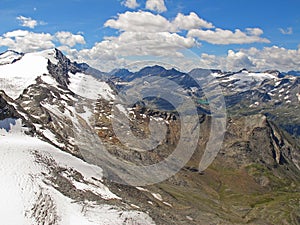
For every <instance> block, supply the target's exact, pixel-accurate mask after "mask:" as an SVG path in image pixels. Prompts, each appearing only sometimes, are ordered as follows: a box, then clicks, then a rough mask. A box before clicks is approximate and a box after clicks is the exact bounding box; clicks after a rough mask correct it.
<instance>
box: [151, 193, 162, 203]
mask: <svg viewBox="0 0 300 225" xmlns="http://www.w3.org/2000/svg"><path fill="white" fill-rule="evenodd" d="M151 194H152V196H153V197H154V198H156V199H157V200H159V201H161V202H162V201H163V198H162V197H161V195H160V194H158V193H151Z"/></svg>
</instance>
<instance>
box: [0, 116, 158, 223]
mask: <svg viewBox="0 0 300 225" xmlns="http://www.w3.org/2000/svg"><path fill="white" fill-rule="evenodd" d="M0 124H1V126H2V127H1V126H0V143H1V150H0V175H1V180H0V198H1V202H0V218H1V223H2V224H5V225H19V224H24V225H27V224H28V225H33V224H70V225H71V224H72V225H74V224H75V225H76V224H78V225H79V224H80V225H84V224H86V225H96V224H114V225H117V224H154V222H153V220H152V219H151V218H150V217H149V216H148V214H146V213H143V212H138V211H135V210H129V211H125V210H122V209H121V208H119V207H117V206H112V205H108V204H96V203H95V202H88V201H84V202H81V201H75V200H73V199H71V198H69V197H67V196H65V195H63V194H62V193H61V192H60V191H59V190H58V189H57V188H55V184H53V183H51V178H55V177H53V175H52V174H53V173H52V170H53V168H64V169H65V172H64V174H63V176H64V177H65V178H66V179H68V180H69V182H70V183H72V184H73V185H74V186H75V187H76V188H77V189H78V190H82V191H91V192H92V193H94V194H96V195H98V196H100V197H101V198H102V199H106V200H110V199H118V200H120V201H121V199H120V198H119V197H118V196H116V195H115V194H113V193H112V192H111V191H110V190H109V189H108V188H107V187H106V186H105V185H104V184H103V183H102V182H101V180H102V170H101V168H99V167H97V166H93V165H89V164H87V163H85V162H84V161H82V160H81V159H78V158H76V157H74V156H72V155H70V154H68V153H65V152H62V151H61V150H59V149H57V148H55V147H53V146H52V145H50V144H48V143H46V142H43V141H41V140H39V139H38V138H36V137H30V136H27V135H25V134H24V133H23V131H24V130H23V129H24V128H22V123H21V120H15V121H13V120H6V121H0ZM74 170H75V171H77V172H79V173H80V174H81V175H82V177H83V180H82V181H78V180H76V181H75V180H74V179H73V178H72V177H71V176H69V174H68V172H69V171H74ZM51 176H52V177H51ZM126 221H127V222H126Z"/></svg>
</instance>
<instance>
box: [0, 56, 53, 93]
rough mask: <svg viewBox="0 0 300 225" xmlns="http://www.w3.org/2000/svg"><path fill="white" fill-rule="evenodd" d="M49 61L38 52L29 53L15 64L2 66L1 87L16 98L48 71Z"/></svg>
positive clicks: (0, 69) (0, 73)
mask: <svg viewBox="0 0 300 225" xmlns="http://www.w3.org/2000/svg"><path fill="white" fill-rule="evenodd" d="M47 61H48V60H47V59H46V58H44V57H43V56H40V55H38V54H37V53H28V54H25V55H24V56H23V57H22V58H21V59H20V60H18V61H17V62H15V63H13V64H6V65H2V66H0V89H2V90H4V91H5V92H6V94H7V95H8V96H10V97H11V98H13V99H16V98H17V97H19V95H20V94H22V92H23V90H24V89H25V88H27V87H28V86H29V85H31V84H33V83H35V79H36V78H37V77H38V76H42V75H43V74H47V73H48V69H47V65H48V64H47Z"/></svg>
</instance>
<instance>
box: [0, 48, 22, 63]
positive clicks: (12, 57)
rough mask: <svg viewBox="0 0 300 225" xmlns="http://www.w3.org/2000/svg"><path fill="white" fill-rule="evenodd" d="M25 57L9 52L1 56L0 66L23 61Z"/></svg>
mask: <svg viewBox="0 0 300 225" xmlns="http://www.w3.org/2000/svg"><path fill="white" fill-rule="evenodd" d="M22 56H23V54H22V53H18V52H15V51H11V50H8V51H6V52H3V53H1V54H0V65H5V64H10V63H13V62H16V61H17V60H19V59H21V58H22Z"/></svg>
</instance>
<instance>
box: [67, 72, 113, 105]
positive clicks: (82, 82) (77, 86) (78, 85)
mask: <svg viewBox="0 0 300 225" xmlns="http://www.w3.org/2000/svg"><path fill="white" fill-rule="evenodd" d="M69 76H70V78H69V80H70V84H69V89H70V90H71V91H72V92H74V93H75V94H77V95H79V96H81V97H84V98H87V99H91V100H97V99H98V98H103V99H105V100H107V101H110V100H112V99H114V98H115V96H114V94H113V90H112V89H111V88H110V86H109V85H108V84H107V83H106V82H103V81H100V80H98V79H96V78H94V77H92V76H91V75H86V74H83V73H76V74H72V73H69Z"/></svg>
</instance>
